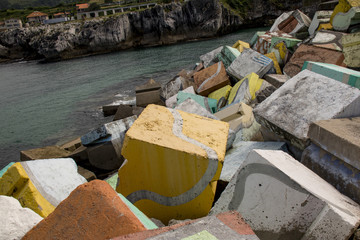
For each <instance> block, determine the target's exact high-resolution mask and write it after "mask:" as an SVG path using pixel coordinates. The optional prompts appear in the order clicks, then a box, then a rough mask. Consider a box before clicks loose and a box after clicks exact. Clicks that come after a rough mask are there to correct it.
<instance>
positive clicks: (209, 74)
mask: <svg viewBox="0 0 360 240" xmlns="http://www.w3.org/2000/svg"><path fill="white" fill-rule="evenodd" d="M194 81H195V86H196V92H197V93H198V94H200V95H202V96H205V97H207V96H208V95H209V94H210V93H211V92H213V91H215V90H217V89H219V88H222V87H224V86H226V85H229V84H230V79H229V77H228V75H227V73H226V70H225V67H224V64H223V62H221V61H220V62H218V63H216V64H214V65H212V66H211V67H208V68H205V69H204V70H201V71H200V72H197V73H195V74H194Z"/></svg>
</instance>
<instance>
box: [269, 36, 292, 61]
mask: <svg viewBox="0 0 360 240" xmlns="http://www.w3.org/2000/svg"><path fill="white" fill-rule="evenodd" d="M270 53H275V57H276V60H277V61H278V63H279V65H280V66H281V67H283V66H284V65H285V64H286V63H287V62H288V61H289V59H290V57H291V55H292V54H291V52H290V50H289V49H288V48H287V47H286V43H285V42H284V41H281V40H280V41H278V42H276V43H274V45H273V46H272V47H271V48H270Z"/></svg>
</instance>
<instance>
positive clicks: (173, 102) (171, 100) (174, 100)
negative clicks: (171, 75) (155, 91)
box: [166, 86, 195, 108]
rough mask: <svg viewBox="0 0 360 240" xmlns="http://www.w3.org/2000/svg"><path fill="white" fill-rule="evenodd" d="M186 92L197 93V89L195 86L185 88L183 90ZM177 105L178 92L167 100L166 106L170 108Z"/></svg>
mask: <svg viewBox="0 0 360 240" xmlns="http://www.w3.org/2000/svg"><path fill="white" fill-rule="evenodd" d="M182 91H183V92H185V93H191V94H195V90H194V87H193V86H191V87H188V88H186V89H184V90H182ZM176 105H177V94H175V95H174V96H172V97H170V98H169V99H167V100H166V107H168V108H174V107H176Z"/></svg>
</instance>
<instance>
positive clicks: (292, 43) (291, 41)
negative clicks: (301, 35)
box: [271, 36, 302, 50]
mask: <svg viewBox="0 0 360 240" xmlns="http://www.w3.org/2000/svg"><path fill="white" fill-rule="evenodd" d="M278 42H284V43H285V45H286V47H287V48H288V49H290V50H293V49H294V48H295V47H296V45H298V44H299V43H301V42H302V41H301V40H300V39H297V38H294V37H291V36H290V37H288V36H278V37H277V36H274V37H272V38H271V48H273V46H274V45H275V44H276V43H278Z"/></svg>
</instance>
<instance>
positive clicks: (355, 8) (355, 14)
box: [330, 0, 360, 31]
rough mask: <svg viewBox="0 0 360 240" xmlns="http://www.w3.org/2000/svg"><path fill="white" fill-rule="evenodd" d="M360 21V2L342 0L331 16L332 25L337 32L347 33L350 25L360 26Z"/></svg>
mask: <svg viewBox="0 0 360 240" xmlns="http://www.w3.org/2000/svg"><path fill="white" fill-rule="evenodd" d="M359 20H360V3H359V1H346V0H341V1H339V4H338V5H337V6H336V7H335V9H334V12H333V14H332V15H331V18H330V23H331V24H332V26H333V28H334V29H335V30H336V31H347V30H348V28H349V27H350V25H352V24H358V23H359Z"/></svg>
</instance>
